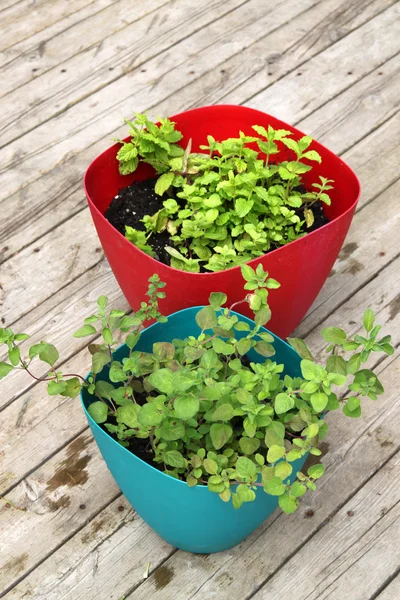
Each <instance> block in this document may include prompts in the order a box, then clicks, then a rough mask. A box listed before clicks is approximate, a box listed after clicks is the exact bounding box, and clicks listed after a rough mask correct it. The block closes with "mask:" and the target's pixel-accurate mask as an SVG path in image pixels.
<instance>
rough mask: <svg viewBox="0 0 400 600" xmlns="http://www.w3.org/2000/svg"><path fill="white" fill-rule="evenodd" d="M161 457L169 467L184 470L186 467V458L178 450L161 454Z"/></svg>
mask: <svg viewBox="0 0 400 600" xmlns="http://www.w3.org/2000/svg"><path fill="white" fill-rule="evenodd" d="M162 457H163V461H164V462H165V463H166V464H167V465H169V466H170V467H175V468H176V469H184V468H186V466H187V460H186V458H185V457H184V456H183V455H182V454H181V453H180V452H178V450H168V451H167V452H164V453H163V455H162Z"/></svg>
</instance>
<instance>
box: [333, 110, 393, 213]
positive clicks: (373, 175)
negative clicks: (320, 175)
mask: <svg viewBox="0 0 400 600" xmlns="http://www.w3.org/2000/svg"><path fill="white" fill-rule="evenodd" d="M399 140H400V116H399V114H398V113H397V114H395V115H394V116H393V117H392V118H391V119H389V120H388V121H387V122H385V123H384V124H383V125H381V127H378V128H377V129H375V128H374V129H373V130H372V131H371V133H370V134H369V135H368V136H366V137H365V138H364V139H363V140H361V141H360V142H359V143H358V144H357V145H356V146H353V148H351V149H350V150H348V151H347V152H346V153H345V154H343V160H345V161H346V162H348V164H349V165H350V166H351V167H352V168H353V169H354V170H355V172H356V173H357V176H358V178H359V180H360V182H361V188H362V193H361V198H360V200H359V203H358V207H357V208H358V209H360V208H361V207H362V206H364V205H365V204H368V202H370V201H371V200H372V199H373V198H375V197H376V196H377V194H378V193H379V192H378V190H384V189H386V188H388V187H389V186H391V185H392V184H393V183H394V182H395V181H396V180H397V179H398V172H397V173H396V171H395V169H394V166H395V165H398V164H399V159H400V142H399ZM368 149H371V150H372V149H373V151H368Z"/></svg>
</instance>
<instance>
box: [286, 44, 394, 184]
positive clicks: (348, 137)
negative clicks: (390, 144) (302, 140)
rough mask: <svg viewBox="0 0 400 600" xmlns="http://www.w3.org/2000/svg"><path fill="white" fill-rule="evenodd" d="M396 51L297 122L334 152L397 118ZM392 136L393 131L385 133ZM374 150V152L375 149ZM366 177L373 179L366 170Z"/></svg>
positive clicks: (345, 147) (344, 149) (351, 144)
mask: <svg viewBox="0 0 400 600" xmlns="http://www.w3.org/2000/svg"><path fill="white" fill-rule="evenodd" d="M399 78H400V54H397V55H396V56H394V57H393V58H392V59H390V60H388V61H387V62H386V63H385V64H384V65H381V66H379V67H378V68H377V69H375V70H374V71H372V73H370V74H369V75H367V76H366V77H363V78H362V79H361V80H360V81H358V82H357V83H355V84H354V85H352V86H351V87H350V88H348V89H347V90H345V91H344V92H342V93H341V94H340V95H338V96H336V97H335V98H333V99H332V100H330V101H329V102H328V103H327V104H325V105H324V106H323V107H321V108H319V109H318V110H316V111H315V112H312V113H311V114H310V115H309V116H308V117H306V118H305V119H303V120H302V121H301V122H300V123H299V124H298V125H299V127H300V128H301V129H303V131H312V135H313V137H315V138H316V139H318V140H319V139H321V140H323V142H324V144H325V145H326V146H327V147H328V148H329V149H330V150H333V151H334V152H338V151H339V152H340V153H341V154H342V153H343V152H345V151H346V150H347V149H348V148H350V147H351V146H353V145H354V144H357V142H359V141H360V140H362V139H363V138H364V137H365V136H366V135H368V134H369V133H370V132H371V131H373V130H374V129H376V128H377V127H379V125H381V124H382V123H384V122H386V121H387V120H389V119H390V118H391V117H392V116H393V117H394V120H395V121H396V122H397V124H398V123H399V122H400V113H399V108H400V99H399V83H398V82H399ZM335 105H339V106H340V109H339V110H338V109H337V108H335ZM387 137H388V138H389V139H388V140H384V141H385V143H386V142H387V141H389V140H391V139H393V138H395V136H394V135H393V132H390V135H388V136H387ZM376 154H377V153H376ZM369 175H370V176H369V179H370V180H371V179H374V178H373V177H371V173H370V174H369Z"/></svg>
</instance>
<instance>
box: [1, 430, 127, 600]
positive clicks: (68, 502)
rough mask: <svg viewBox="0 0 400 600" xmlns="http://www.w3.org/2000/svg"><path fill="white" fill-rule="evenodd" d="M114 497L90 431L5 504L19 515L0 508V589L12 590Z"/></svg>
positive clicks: (20, 486) (4, 505) (115, 487)
mask: <svg viewBox="0 0 400 600" xmlns="http://www.w3.org/2000/svg"><path fill="white" fill-rule="evenodd" d="M26 452H29V449H26ZM119 493H120V492H119V490H118V488H117V486H116V484H115V483H114V481H113V479H112V477H111V475H110V473H109V472H108V470H107V469H106V468H105V465H104V462H103V460H102V459H101V457H100V455H99V452H98V450H97V448H96V445H95V443H94V440H93V438H92V435H91V433H90V431H86V432H85V433H84V434H82V435H81V436H80V437H78V438H76V439H75V440H74V441H73V442H71V443H70V444H69V445H68V446H67V447H66V448H64V449H63V450H61V451H60V452H58V454H56V455H55V456H54V457H53V458H51V459H50V460H49V461H48V462H46V463H45V464H44V465H43V466H41V467H39V468H38V469H37V470H36V471H34V472H33V473H32V474H31V475H30V476H29V477H27V478H26V479H25V480H24V481H23V482H21V483H20V485H19V486H17V487H16V488H14V489H13V490H12V491H11V492H9V494H8V495H7V498H6V500H7V501H9V502H10V503H12V505H14V507H18V509H22V510H18V509H16V508H14V507H13V506H11V507H10V504H7V503H6V502H4V500H3V501H2V502H1V504H0V526H1V531H2V534H3V535H2V538H1V541H0V557H1V558H0V561H1V569H0V589H1V590H3V591H5V590H7V589H8V588H9V587H10V586H12V585H13V584H14V583H15V582H16V581H18V580H19V578H20V577H22V576H23V575H24V574H25V573H26V572H28V571H30V570H31V569H32V568H33V567H35V565H36V564H37V563H38V562H40V561H41V560H43V559H44V558H45V557H47V556H49V554H51V552H52V551H54V550H55V549H56V548H58V547H59V546H60V544H62V543H63V542H64V541H66V540H67V539H68V538H69V537H71V535H73V534H74V533H75V532H76V531H78V530H79V529H81V528H82V527H83V526H84V525H85V523H86V522H87V520H88V519H90V518H92V517H94V516H95V515H96V514H97V513H98V512H99V511H100V510H102V509H103V508H105V507H106V506H107V505H108V504H109V503H110V502H111V501H113V500H114V499H115V498H116V497H117V496H118V495H119Z"/></svg>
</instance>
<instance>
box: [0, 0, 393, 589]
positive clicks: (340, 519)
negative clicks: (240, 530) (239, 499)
mask: <svg viewBox="0 0 400 600" xmlns="http://www.w3.org/2000/svg"><path fill="white" fill-rule="evenodd" d="M399 16H400V4H399V3H396V2H395V1H394V0H275V2H266V1H262V0H196V1H195V2H194V1H193V0H135V1H132V0H119V1H118V0H117V1H116V0H68V1H67V0H36V1H35V0H1V2H0V30H1V35H0V52H1V58H2V66H1V83H2V85H1V86H0V122H1V123H0V131H1V135H0V146H1V153H0V173H1V185H0V194H1V199H0V202H1V203H0V221H1V222H0V262H1V266H0V306H1V314H0V318H1V321H2V323H5V324H6V325H8V326H12V327H13V329H15V330H17V331H26V332H28V333H30V334H32V337H33V341H34V342H36V341H40V340H41V339H43V338H45V339H47V340H48V341H53V342H55V343H56V344H57V346H58V348H59V350H60V354H61V355H62V356H63V357H64V358H65V360H66V364H67V365H68V368H67V369H68V371H69V372H71V370H76V369H77V370H78V372H83V373H84V372H86V371H87V370H88V367H89V362H88V360H87V356H86V353H85V348H84V346H85V342H84V341H82V340H77V339H73V338H72V337H71V334H72V332H73V331H75V330H76V329H77V328H78V327H79V326H80V325H81V322H82V319H83V318H84V317H85V316H87V315H88V314H90V311H91V306H93V303H94V301H95V299H96V298H97V296H98V295H99V294H100V293H103V294H107V295H108V296H109V297H110V298H111V301H112V302H113V304H115V305H117V306H119V307H123V308H125V307H126V306H127V304H126V301H125V300H124V298H123V297H122V294H121V292H120V290H119V288H118V286H117V284H116V282H115V280H114V278H113V275H112V273H111V271H110V269H109V266H108V264H107V262H106V260H105V258H104V255H103V252H102V249H101V247H100V244H99V241H98V239H97V235H96V232H95V229H94V227H93V224H92V222H91V218H90V215H89V211H88V209H87V207H86V200H85V197H84V192H83V188H82V176H83V173H84V171H85V169H86V167H87V165H88V164H89V163H90V161H91V160H92V159H93V158H94V157H95V156H96V155H97V154H98V153H99V152H100V151H101V150H103V149H105V148H106V147H108V145H109V144H110V140H111V138H114V137H118V136H119V135H121V133H122V132H123V128H122V127H121V124H122V119H123V117H124V116H125V117H127V116H130V115H131V114H132V111H134V110H135V111H137V112H138V111H139V112H140V111H143V110H148V111H149V114H150V115H151V116H157V115H170V114H174V113H177V112H180V111H182V110H185V109H188V108H191V107H194V106H200V105H206V104H214V103H231V104H246V105H248V106H251V107H254V108H259V109H261V110H264V111H266V112H270V113H272V114H274V115H275V116H277V117H280V118H282V119H284V120H286V121H288V122H290V123H292V124H293V125H296V126H298V127H299V128H300V129H302V130H303V131H305V132H307V133H309V134H311V135H313V136H314V137H315V138H317V139H318V140H320V141H321V142H323V143H324V144H325V145H327V146H328V147H329V148H331V149H332V150H333V151H335V152H337V153H339V154H340V155H341V156H343V158H344V159H345V160H346V161H347V162H348V163H349V164H350V165H351V166H352V167H353V168H354V169H355V171H356V173H357V174H358V176H359V177H360V179H361V183H362V187H363V193H362V198H361V201H360V203H359V206H358V211H357V214H356V216H355V219H354V222H353V225H352V228H351V230H350V233H349V235H348V238H347V240H346V242H345V246H344V248H343V250H342V252H341V254H340V256H339V259H338V261H337V263H336V265H335V267H334V269H333V271H332V273H331V276H330V278H329V279H328V281H327V283H326V285H325V287H324V288H323V290H322V291H321V293H320V295H319V297H318V299H317V300H316V302H315V304H314V306H313V307H312V309H311V310H310V312H309V314H308V316H307V317H306V318H305V320H304V321H303V323H302V324H301V326H300V327H299V331H298V334H299V335H301V336H305V337H306V338H307V340H308V342H309V343H310V344H311V346H312V347H313V348H314V349H315V350H316V352H318V350H319V349H320V348H321V341H320V337H319V334H318V330H319V328H320V326H326V325H327V324H328V323H329V324H331V325H343V326H345V327H346V328H348V329H349V330H350V331H354V330H355V327H356V325H355V323H358V322H359V321H360V317H361V315H362V312H363V309H364V307H366V306H367V305H369V306H371V308H373V310H375V311H376V312H377V313H378V321H379V322H380V323H382V324H383V325H384V327H383V331H384V333H385V334H391V335H392V336H393V340H394V344H395V345H396V352H395V354H394V356H392V357H387V358H385V359H384V360H382V359H380V360H378V363H379V364H378V371H379V373H380V376H381V378H382V381H383V383H384V385H385V396H384V398H383V399H382V400H380V401H379V402H376V403H374V402H365V409H364V416H363V418H362V419H359V420H355V421H351V420H349V419H345V418H343V417H342V416H341V415H340V414H333V415H331V416H330V417H329V424H330V432H329V437H328V438H327V441H326V443H324V454H325V456H324V463H325V465H326V468H327V475H326V477H325V478H324V480H323V482H321V486H320V489H319V491H318V492H317V493H314V494H308V495H307V496H306V497H305V498H304V499H303V502H302V504H301V507H300V509H299V510H298V512H297V513H295V514H294V515H291V516H290V517H287V516H285V515H283V514H280V513H279V512H276V513H275V514H273V515H272V517H271V518H270V519H268V520H267V521H266V522H265V523H264V524H263V526H262V527H260V529H258V530H257V531H256V532H255V533H254V534H253V535H251V536H250V537H249V538H248V539H247V540H245V541H244V542H243V543H242V544H241V545H240V546H237V547H236V548H234V549H232V550H230V551H227V552H223V553H220V554H216V555H210V556H195V555H191V554H188V553H185V552H181V551H177V550H176V549H175V548H172V547H171V546H169V545H168V544H166V543H165V542H163V541H162V540H160V539H159V538H158V536H157V535H156V534H155V533H153V532H152V531H151V529H150V528H149V527H148V526H147V525H146V524H144V523H143V522H142V520H141V519H140V518H139V517H138V516H137V515H136V514H135V513H134V512H133V511H132V509H131V508H130V507H129V505H128V503H127V502H126V500H125V499H124V498H123V496H121V493H120V492H119V490H118V488H117V487H116V485H115V483H114V482H113V480H112V478H111V476H110V474H109V473H108V471H107V468H106V466H105V464H104V462H103V460H102V459H101V457H100V455H99V453H98V451H97V448H96V447H95V444H94V442H93V440H92V437H91V435H90V432H89V431H88V427H87V424H86V421H85V417H84V415H83V412H82V410H81V407H80V404H79V401H78V400H75V401H71V400H69V399H66V400H65V399H62V398H61V397H60V398H58V397H55V398H50V399H49V398H47V397H46V393H45V390H44V389H43V387H40V386H37V385H32V383H31V381H30V380H29V379H27V378H26V377H25V376H24V373H20V372H18V373H16V374H14V375H13V376H10V377H8V378H7V379H5V380H3V381H2V382H1V384H0V390H1V394H0V410H1V427H0V430H1V431H0V461H1V467H0V485H1V490H0V496H1V498H2V499H1V501H0V532H1V534H0V535H1V541H0V565H1V568H0V591H1V592H2V593H0V596H1V597H4V598H6V599H7V600H22V599H24V600H33V599H35V600H36V599H37V600H39V599H40V600H80V599H82V600H92V599H93V600H121V599H122V598H125V599H126V600H142V599H143V600H145V599H146V600H149V599H150V600H189V599H190V600H200V599H201V600H248V599H250V598H252V599H254V600H292V599H294V598H295V599H296V600H306V599H307V600H317V599H318V600H326V599H328V598H329V600H373V599H379V600H399V598H400V575H399V570H400V502H399V500H400V485H399V480H400V459H399V453H398V449H399V444H400V437H399V429H400V410H399V395H400V393H399V380H400V361H399V360H397V359H398V357H399V353H400V349H399V347H400V293H399V292H400V242H399V239H400V234H399V232H400V204H399V197H400V171H399V164H400V145H399V139H400V118H399V102H400V72H399V71H400V54H399V52H400V18H399ZM1 359H2V357H0V360H1ZM147 563H150V569H149V577H148V578H147V579H145V578H144V576H143V574H144V571H145V568H146V564H147Z"/></svg>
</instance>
